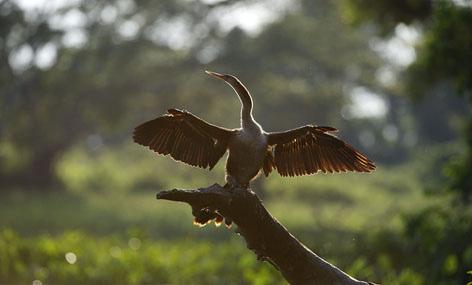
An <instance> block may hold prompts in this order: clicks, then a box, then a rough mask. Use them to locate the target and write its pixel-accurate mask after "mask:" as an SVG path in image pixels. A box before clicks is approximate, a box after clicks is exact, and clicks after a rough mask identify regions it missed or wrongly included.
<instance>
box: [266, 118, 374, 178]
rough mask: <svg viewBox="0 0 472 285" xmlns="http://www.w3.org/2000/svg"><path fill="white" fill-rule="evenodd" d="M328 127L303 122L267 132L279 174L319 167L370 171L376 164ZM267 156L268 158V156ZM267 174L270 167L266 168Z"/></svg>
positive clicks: (287, 174)
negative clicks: (281, 130)
mask: <svg viewBox="0 0 472 285" xmlns="http://www.w3.org/2000/svg"><path fill="white" fill-rule="evenodd" d="M334 131H337V130H336V129H335V128H331V127H318V126H311V125H309V126H304V127H300V128H297V129H293V130H289V131H286V132H279V133H269V134H268V144H269V146H272V148H273V149H274V151H273V153H274V155H273V159H272V163H270V162H269V163H268V164H267V165H272V167H273V168H276V169H277V171H278V172H279V174H280V175H282V176H299V175H305V174H313V173H316V172H318V171H323V172H324V173H326V172H330V173H333V172H341V171H343V172H344V171H357V172H371V171H373V170H374V169H375V165H374V163H373V162H372V161H370V160H369V159H368V158H367V157H366V156H364V155H363V154H361V153H360V152H358V151H357V150H356V149H354V148H353V147H352V146H350V145H349V144H347V143H345V142H343V141H342V140H340V139H338V138H337V137H335V136H333V135H331V134H329V133H327V132H334ZM266 159H269V160H270V158H267V157H266ZM264 170H265V173H266V174H267V173H268V172H269V173H270V170H271V169H270V170H269V171H266V169H264Z"/></svg>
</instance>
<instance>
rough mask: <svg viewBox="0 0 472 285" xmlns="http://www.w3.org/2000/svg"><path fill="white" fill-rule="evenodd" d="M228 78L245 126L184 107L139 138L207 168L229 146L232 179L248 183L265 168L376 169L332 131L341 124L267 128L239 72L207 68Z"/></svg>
mask: <svg viewBox="0 0 472 285" xmlns="http://www.w3.org/2000/svg"><path fill="white" fill-rule="evenodd" d="M205 72H206V73H207V74H209V75H212V76H214V77H216V78H219V79H222V80H224V81H225V82H226V83H228V84H229V85H230V86H231V87H232V88H233V89H234V91H235V92H236V93H237V94H238V96H239V99H240V101H241V127H240V128H238V129H226V128H222V127H218V126H215V125H212V124H210V123H207V122H205V121H204V120H202V119H200V118H198V117H196V116H195V115H193V114H191V113H189V112H187V111H182V110H177V109H169V110H168V114H165V115H163V116H161V117H158V118H156V119H154V120H151V121H148V122H145V123H143V124H141V125H139V126H138V127H136V129H135V130H134V134H133V139H134V141H135V142H136V143H138V144H141V145H143V146H147V147H149V148H150V149H152V150H153V151H155V152H157V153H159V154H162V155H168V154H169V155H170V156H172V158H174V159H175V160H179V161H182V162H184V163H187V164H190V165H193V166H197V167H201V168H207V167H208V168H209V169H210V170H211V169H212V168H213V167H214V166H215V164H216V163H217V162H218V160H219V159H220V158H221V157H222V156H223V154H224V153H225V152H226V151H227V150H229V156H228V160H227V162H226V182H227V183H229V184H231V185H234V186H242V187H248V185H249V182H250V181H251V180H252V179H254V178H255V177H256V176H257V175H258V173H259V172H260V171H261V170H263V171H264V174H265V175H266V176H268V175H269V174H270V173H271V171H272V170H273V169H277V171H278V172H279V174H280V175H282V176H298V175H305V174H313V173H317V172H318V171H322V172H324V173H326V172H330V173H333V172H341V171H343V172H344V171H357V172H371V171H373V170H374V169H375V165H374V163H373V162H372V161H370V160H369V159H368V158H367V157H365V156H364V155H363V154H361V153H360V152H358V151H357V150H355V149H354V148H353V147H352V146H350V145H349V144H347V143H345V142H343V141H342V140H340V139H338V138H336V137H335V136H333V135H331V134H329V132H335V131H337V129H335V128H331V127H320V126H314V125H306V126H303V127H299V128H296V129H292V130H288V131H285V132H272V133H267V132H265V131H264V130H263V129H262V127H261V126H260V125H259V124H258V123H257V122H256V121H255V120H254V118H253V116H252V106H253V103H252V98H251V95H250V93H249V91H248V90H247V88H246V87H245V86H244V85H243V84H242V83H241V81H239V80H238V79H237V78H236V77H235V76H232V75H229V74H219V73H216V72H211V71H205Z"/></svg>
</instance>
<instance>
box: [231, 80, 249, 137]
mask: <svg viewBox="0 0 472 285" xmlns="http://www.w3.org/2000/svg"><path fill="white" fill-rule="evenodd" d="M230 84H231V87H233V89H234V91H236V93H237V94H238V96H239V100H240V101H241V127H242V128H247V127H250V126H252V125H253V124H254V123H255V121H254V118H253V117H252V98H251V94H250V93H249V91H248V90H247V88H246V87H245V86H244V85H243V84H242V83H241V82H240V81H239V80H236V81H235V82H232V83H230Z"/></svg>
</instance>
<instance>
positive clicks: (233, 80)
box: [205, 70, 241, 86]
mask: <svg viewBox="0 0 472 285" xmlns="http://www.w3.org/2000/svg"><path fill="white" fill-rule="evenodd" d="M205 73H206V74H208V75H211V76H213V77H216V78H218V79H222V80H224V81H226V83H228V84H229V85H231V86H235V85H237V84H241V83H240V82H239V80H238V79H237V78H236V77H234V76H233V75H231V74H221V73H218V72H213V71H208V70H205Z"/></svg>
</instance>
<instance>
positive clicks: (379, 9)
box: [342, 0, 433, 35]
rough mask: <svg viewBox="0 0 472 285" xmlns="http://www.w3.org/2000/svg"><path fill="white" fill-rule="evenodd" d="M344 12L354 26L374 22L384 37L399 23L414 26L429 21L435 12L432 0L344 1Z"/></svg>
mask: <svg viewBox="0 0 472 285" xmlns="http://www.w3.org/2000/svg"><path fill="white" fill-rule="evenodd" d="M344 5H345V6H344V7H343V10H342V11H343V12H344V16H345V17H346V19H347V20H348V21H349V22H350V23H352V24H361V23H364V22H374V23H375V24H376V26H378V27H379V28H380V32H381V33H382V34H384V35H386V34H389V33H391V32H392V30H393V29H394V28H395V27H396V25H397V24H398V23H405V24H412V23H415V22H417V21H418V20H424V19H427V18H428V17H429V16H430V15H431V12H432V10H433V1H431V0H400V1H375V0H344Z"/></svg>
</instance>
